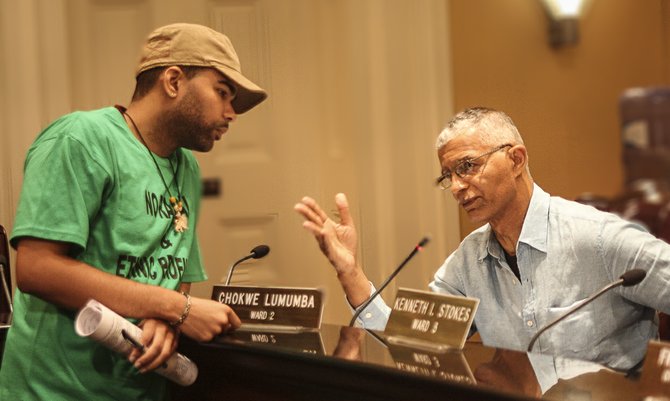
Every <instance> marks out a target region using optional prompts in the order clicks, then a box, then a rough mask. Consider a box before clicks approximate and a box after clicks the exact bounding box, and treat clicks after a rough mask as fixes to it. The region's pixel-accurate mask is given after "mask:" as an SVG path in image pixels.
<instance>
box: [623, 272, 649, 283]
mask: <svg viewBox="0 0 670 401" xmlns="http://www.w3.org/2000/svg"><path fill="white" fill-rule="evenodd" d="M646 275H647V272H646V271H644V270H642V269H632V270H628V271H627V272H625V273H624V274H622V275H621V277H619V278H620V279H622V280H623V284H621V285H623V286H624V287H630V286H631V285H635V284H637V283H639V282H640V281H642V279H644V277H645V276H646Z"/></svg>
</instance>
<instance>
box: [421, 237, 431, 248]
mask: <svg viewBox="0 0 670 401" xmlns="http://www.w3.org/2000/svg"><path fill="white" fill-rule="evenodd" d="M428 242H430V237H428V236H426V237H423V238H421V241H419V245H418V246H419V247H420V248H423V247H424V246H426V244H427V243H428Z"/></svg>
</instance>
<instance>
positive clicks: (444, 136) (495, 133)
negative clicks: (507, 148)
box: [435, 107, 523, 150]
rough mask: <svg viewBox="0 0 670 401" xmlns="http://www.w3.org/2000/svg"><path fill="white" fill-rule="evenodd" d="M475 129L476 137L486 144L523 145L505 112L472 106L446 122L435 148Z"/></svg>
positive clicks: (439, 147) (517, 131)
mask: <svg viewBox="0 0 670 401" xmlns="http://www.w3.org/2000/svg"><path fill="white" fill-rule="evenodd" d="M475 129H476V131H477V138H478V139H480V140H481V141H482V143H484V144H486V145H490V146H500V145H502V144H506V143H509V144H512V145H523V139H522V138H521V135H520V134H519V130H518V129H517V128H516V125H514V122H513V121H512V119H511V118H510V117H509V116H508V115H507V114H505V113H503V112H502V111H498V110H494V109H490V108H487V107H472V108H469V109H465V110H463V111H461V112H459V113H458V114H456V115H455V116H454V118H452V119H451V120H450V121H449V122H448V123H447V126H446V127H444V129H443V130H442V132H440V135H439V136H438V137H437V141H436V143H435V148H436V149H438V150H439V149H441V148H442V147H443V146H445V145H446V144H447V142H449V141H450V140H452V139H454V138H456V137H457V136H460V135H466V134H471V133H472V132H473V131H474V130H475Z"/></svg>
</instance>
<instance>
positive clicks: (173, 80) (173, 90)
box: [161, 65, 184, 98]
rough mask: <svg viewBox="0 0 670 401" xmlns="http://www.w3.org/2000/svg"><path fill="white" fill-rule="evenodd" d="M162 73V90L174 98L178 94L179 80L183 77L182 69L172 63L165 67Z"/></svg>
mask: <svg viewBox="0 0 670 401" xmlns="http://www.w3.org/2000/svg"><path fill="white" fill-rule="evenodd" d="M162 75H163V79H162V80H161V83H162V89H163V92H164V93H165V94H166V95H167V96H168V97H170V98H176V97H177V95H178V94H179V83H180V82H179V81H181V80H182V78H183V77H184V71H182V69H181V68H179V67H178V66H176V65H173V66H170V67H168V68H166V69H165V71H163V74H162Z"/></svg>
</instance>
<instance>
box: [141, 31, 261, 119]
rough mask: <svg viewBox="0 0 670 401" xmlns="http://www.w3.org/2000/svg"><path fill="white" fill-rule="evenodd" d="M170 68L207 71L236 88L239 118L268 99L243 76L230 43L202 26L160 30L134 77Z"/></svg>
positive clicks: (150, 39) (150, 41) (144, 49)
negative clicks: (216, 73) (211, 69)
mask: <svg viewBox="0 0 670 401" xmlns="http://www.w3.org/2000/svg"><path fill="white" fill-rule="evenodd" d="M172 65H183V66H195V67H210V68H214V69H216V70H218V71H219V72H221V73H222V74H223V75H225V76H226V77H227V78H228V79H229V80H231V81H232V83H233V84H234V85H235V89H236V90H237V96H236V97H235V99H234V100H233V108H234V109H235V112H236V113H237V114H242V113H244V112H246V111H248V110H250V109H251V108H253V107H254V106H256V105H257V104H259V103H260V102H262V101H263V100H265V98H267V96H268V95H267V93H266V92H265V91H264V90H263V89H261V87H259V86H258V85H256V84H255V83H253V82H251V81H250V80H249V79H247V78H246V77H245V76H244V75H242V68H241V67H240V59H239V58H238V57H237V53H236V52H235V49H234V48H233V44H232V43H231V42H230V39H228V37H227V36H226V35H224V34H222V33H221V32H217V31H215V30H214V29H211V28H208V27H206V26H202V25H196V24H186V23H178V24H171V25H166V26H162V27H160V28H157V29H156V30H154V31H153V32H151V33H150V34H149V36H148V38H147V41H146V43H145V44H144V47H142V55H141V58H140V64H139V65H138V66H137V73H136V74H135V76H137V75H140V73H142V72H144V71H146V70H150V69H152V68H155V67H166V66H172Z"/></svg>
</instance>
